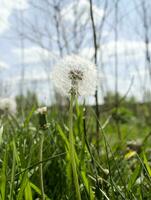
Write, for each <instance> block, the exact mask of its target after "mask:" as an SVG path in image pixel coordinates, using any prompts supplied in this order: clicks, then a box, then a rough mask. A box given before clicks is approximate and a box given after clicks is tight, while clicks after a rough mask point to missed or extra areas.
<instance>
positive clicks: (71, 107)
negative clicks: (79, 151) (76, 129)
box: [69, 95, 81, 200]
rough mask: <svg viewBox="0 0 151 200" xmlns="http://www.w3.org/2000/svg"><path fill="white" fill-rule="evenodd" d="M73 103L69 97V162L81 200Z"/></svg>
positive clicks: (77, 193)
mask: <svg viewBox="0 0 151 200" xmlns="http://www.w3.org/2000/svg"><path fill="white" fill-rule="evenodd" d="M73 101H74V96H73V95H71V98H70V111H69V142H70V161H71V166H72V172H73V179H74V184H75V189H76V196H77V200H81V194H80V187H79V181H78V174H77V169H76V161H75V148H74V135H73Z"/></svg>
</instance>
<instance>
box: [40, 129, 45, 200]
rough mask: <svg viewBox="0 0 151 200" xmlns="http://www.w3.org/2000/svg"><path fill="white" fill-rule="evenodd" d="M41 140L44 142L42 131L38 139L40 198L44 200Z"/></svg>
mask: <svg viewBox="0 0 151 200" xmlns="http://www.w3.org/2000/svg"><path fill="white" fill-rule="evenodd" d="M43 142H44V133H41V141H40V152H39V153H40V160H39V161H40V186H41V195H42V200H45V192H44V183H43V166H42V165H43V163H42V160H43V156H42V152H43Z"/></svg>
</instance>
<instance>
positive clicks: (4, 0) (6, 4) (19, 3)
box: [0, 0, 28, 33]
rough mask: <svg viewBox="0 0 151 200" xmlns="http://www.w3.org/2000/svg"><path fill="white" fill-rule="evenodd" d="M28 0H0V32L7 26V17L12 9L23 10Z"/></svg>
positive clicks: (26, 6)
mask: <svg viewBox="0 0 151 200" xmlns="http://www.w3.org/2000/svg"><path fill="white" fill-rule="evenodd" d="M27 1H28V0H0V8H1V14H0V33H3V32H4V31H5V30H7V29H8V28H9V17H10V15H11V13H12V11H13V10H14V9H16V10H23V9H27V8H28V2H27Z"/></svg>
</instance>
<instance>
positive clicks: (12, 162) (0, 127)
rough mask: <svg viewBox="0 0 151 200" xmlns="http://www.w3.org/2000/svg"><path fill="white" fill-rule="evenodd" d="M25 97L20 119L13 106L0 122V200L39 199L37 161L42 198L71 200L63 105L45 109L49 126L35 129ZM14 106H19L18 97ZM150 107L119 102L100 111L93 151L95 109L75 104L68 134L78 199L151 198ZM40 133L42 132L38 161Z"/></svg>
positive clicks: (30, 105)
mask: <svg viewBox="0 0 151 200" xmlns="http://www.w3.org/2000/svg"><path fill="white" fill-rule="evenodd" d="M29 96H30V95H29ZM29 96H28V98H27V97H25V98H24V102H27V101H28V102H29V103H27V104H26V103H25V104H24V106H25V107H26V108H25V107H24V109H25V113H24V114H25V115H24V117H23V116H22V113H21V111H20V109H19V108H18V114H17V116H3V118H1V123H0V199H2V200H5V199H10V200H13V199H14V200H15V199H18V200H34V199H36V198H39V199H41V195H42V193H41V186H40V171H39V170H40V168H39V167H40V164H41V163H42V166H43V182H44V192H45V199H46V200H74V199H76V191H75V187H74V184H73V174H72V170H71V163H70V159H71V155H70V153H69V148H70V143H69V126H68V124H69V119H68V118H69V116H68V112H67V111H68V107H67V106H57V105H54V106H52V107H50V108H49V109H48V115H47V120H48V122H49V127H48V129H45V130H39V127H40V124H39V120H38V115H35V112H34V111H35V109H36V106H37V103H38V102H37V100H36V98H35V101H33V97H32V98H31V96H32V95H31V96H30V98H29ZM33 96H34V95H33ZM113 98H114V97H113ZM110 101H111V100H110ZM17 102H18V103H19V104H18V105H19V106H21V105H20V99H19V98H18V99H17ZM108 102H109V100H108ZM105 106H106V104H105ZM149 107H150V105H149V103H144V104H139V103H137V102H135V101H134V100H132V99H131V100H125V101H124V102H122V103H121V105H120V106H119V108H118V112H116V110H115V108H114V107H113V108H112V109H110V110H108V111H106V112H102V113H101V117H100V119H99V122H100V138H101V139H100V143H99V145H100V151H99V152H97V150H96V148H95V145H96V135H95V128H94V127H95V123H96V117H95V114H94V109H93V107H91V106H87V107H85V108H84V106H82V105H80V106H79V105H78V104H76V105H75V107H74V110H73V114H74V116H73V134H74V140H75V160H76V166H77V174H78V180H79V183H80V193H81V197H82V200H89V199H90V200H94V199H96V200H97V199H98V200H100V199H110V200H112V199H113V200H117V199H119V200H120V199H121V200H122V199H126V200H129V199H146V200H150V199H151V156H150V151H151V149H150V142H149V141H150V137H151V134H150V123H149V120H148V119H149V116H150V115H149V114H150V113H149V111H148V108H149ZM117 121H118V123H119V126H120V131H121V135H122V137H121V140H119V138H118V134H117V127H116V122H117ZM41 134H44V135H43V136H44V142H43V151H42V154H43V160H42V162H40V157H39V149H40V144H41Z"/></svg>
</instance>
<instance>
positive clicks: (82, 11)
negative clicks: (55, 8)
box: [61, 0, 104, 24]
mask: <svg viewBox="0 0 151 200" xmlns="http://www.w3.org/2000/svg"><path fill="white" fill-rule="evenodd" d="M92 8H93V13H94V20H95V23H98V22H100V21H101V19H102V17H103V15H104V11H103V9H101V8H99V7H97V6H96V5H95V4H93V7H92ZM75 13H76V14H75ZM61 15H62V17H63V19H64V20H65V21H70V22H71V23H73V22H74V21H75V16H76V20H77V21H78V22H79V23H81V24H85V22H86V21H87V20H89V19H90V4H89V1H87V0H79V1H78V3H77V1H76V2H75V1H73V2H72V3H70V4H69V5H67V6H65V7H64V8H63V9H62V11H61Z"/></svg>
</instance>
